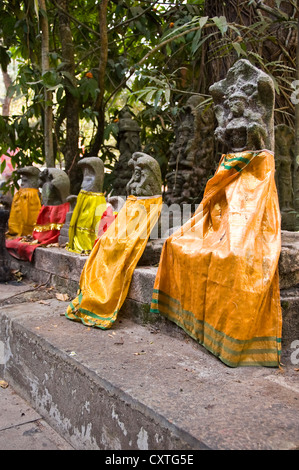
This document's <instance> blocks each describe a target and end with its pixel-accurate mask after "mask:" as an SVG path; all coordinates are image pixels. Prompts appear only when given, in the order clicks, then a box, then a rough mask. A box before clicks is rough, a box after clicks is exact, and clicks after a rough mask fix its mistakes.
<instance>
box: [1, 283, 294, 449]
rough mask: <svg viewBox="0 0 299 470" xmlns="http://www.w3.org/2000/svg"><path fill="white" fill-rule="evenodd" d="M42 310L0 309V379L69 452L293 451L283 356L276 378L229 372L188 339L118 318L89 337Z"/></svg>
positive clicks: (290, 373) (290, 372) (260, 371)
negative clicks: (2, 352)
mask: <svg viewBox="0 0 299 470" xmlns="http://www.w3.org/2000/svg"><path fill="white" fill-rule="evenodd" d="M3 288H4V287H2V289H3ZM47 304H48V305H46V304H44V303H43V304H41V303H40V302H30V303H26V302H25V303H23V304H18V305H9V306H8V305H6V306H3V307H0V340H1V341H4V342H5V348H6V359H7V362H6V363H5V365H4V370H3V377H4V378H5V380H7V381H9V383H10V384H11V385H12V386H13V388H14V389H15V390H16V391H17V392H18V393H19V394H20V395H21V396H22V397H23V398H25V399H26V400H27V401H29V402H30V403H31V405H32V406H33V408H34V409H35V410H36V411H37V412H38V413H39V414H40V415H41V416H43V418H44V419H45V420H46V421H47V422H48V423H49V424H50V425H51V426H52V427H53V428H54V429H55V430H56V431H57V432H58V433H59V434H60V435H62V436H63V437H64V439H66V440H67V441H68V442H69V443H70V444H71V445H72V446H73V447H74V448H75V449H78V450H80V449H85V450H92V449H94V450H95V449H106V450H107V449H108V450H118V449H121V450H135V449H136V450H138V449H140V450H147V449H149V450H162V451H165V450H168V449H169V450H196V449H216V450H255V449H256V450H257V449H259V450H263V449H264V450H271V449H273V450H291V449H298V448H299V428H298V419H299V388H298V373H297V372H295V371H294V366H292V364H290V361H289V355H287V356H286V357H285V358H284V364H285V366H284V373H283V374H282V373H281V372H280V371H277V370H276V369H269V368H250V367H249V368H237V369H231V368H229V367H227V366H225V365H224V364H222V363H221V362H220V361H219V360H218V359H217V358H215V357H214V356H212V355H211V354H209V353H208V352H207V351H206V350H205V349H204V348H202V347H200V346H199V345H197V344H195V343H194V341H192V340H191V339H190V338H189V339H188V338H186V337H185V338H179V337H174V336H168V335H165V334H163V333H162V332H161V331H159V330H158V329H156V330H154V329H150V328H145V327H144V326H142V325H139V324H137V323H135V322H132V321H131V320H130V319H129V318H127V317H125V316H124V317H121V316H120V317H119V319H118V320H117V322H116V323H115V325H114V327H113V329H112V330H108V331H103V330H99V329H92V328H88V327H85V326H83V325H82V324H80V323H76V322H72V321H69V320H67V319H66V318H65V317H64V316H63V315H62V312H64V310H65V307H66V305H67V304H66V303H64V302H58V301H57V300H53V299H52V300H50V301H48V302H47ZM158 325H159V323H158ZM273 413H275V419H273Z"/></svg>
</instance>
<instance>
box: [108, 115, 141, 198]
mask: <svg viewBox="0 0 299 470" xmlns="http://www.w3.org/2000/svg"><path fill="white" fill-rule="evenodd" d="M118 128H119V129H118V136H117V147H118V150H119V158H118V160H117V162H116V163H115V167H114V172H113V176H114V181H113V195H114V196H123V197H125V196H126V195H127V193H126V187H127V184H128V182H129V181H130V179H131V177H132V170H131V169H130V168H129V166H128V164H129V161H130V160H131V158H132V155H133V153H134V152H138V151H140V150H141V143H140V131H141V129H140V127H139V126H138V124H137V122H136V121H135V120H134V119H133V116H132V114H131V113H130V112H129V110H127V109H126V108H125V109H124V110H123V112H122V113H121V114H120V118H119V122H118Z"/></svg>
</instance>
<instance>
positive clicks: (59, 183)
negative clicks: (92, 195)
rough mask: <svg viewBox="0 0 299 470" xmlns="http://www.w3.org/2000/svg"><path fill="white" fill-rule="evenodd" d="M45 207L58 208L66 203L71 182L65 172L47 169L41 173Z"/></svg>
mask: <svg viewBox="0 0 299 470" xmlns="http://www.w3.org/2000/svg"><path fill="white" fill-rule="evenodd" d="M39 181H40V182H39V186H40V187H41V188H42V204H43V206H58V205H60V204H64V203H65V202H66V198H67V197H68V196H69V194H70V180H69V177H68V175H67V174H66V173H65V171H63V170H59V169H57V168H46V169H45V170H43V171H42V172H41V173H40V178H39Z"/></svg>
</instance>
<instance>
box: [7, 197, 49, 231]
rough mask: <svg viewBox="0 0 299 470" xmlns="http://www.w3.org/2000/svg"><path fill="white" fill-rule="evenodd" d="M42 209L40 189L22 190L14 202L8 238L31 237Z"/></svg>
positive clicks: (14, 198) (10, 215) (9, 220)
mask: <svg viewBox="0 0 299 470" xmlns="http://www.w3.org/2000/svg"><path fill="white" fill-rule="evenodd" d="M40 209H41V202H40V197H39V192H38V189H36V188H20V189H19V190H18V191H17V192H16V193H15V195H14V197H13V200H12V205H11V210H10V214H9V219H8V233H7V235H6V237H7V238H17V237H22V236H26V235H31V234H32V231H33V228H34V225H35V223H36V220H37V217H38V214H39V211H40Z"/></svg>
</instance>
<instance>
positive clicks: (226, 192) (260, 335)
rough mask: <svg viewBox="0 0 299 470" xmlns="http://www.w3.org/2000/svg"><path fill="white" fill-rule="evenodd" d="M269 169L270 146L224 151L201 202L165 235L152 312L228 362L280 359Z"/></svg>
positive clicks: (275, 217)
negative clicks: (186, 217)
mask: <svg viewBox="0 0 299 470" xmlns="http://www.w3.org/2000/svg"><path fill="white" fill-rule="evenodd" d="M274 172H275V164H274V156H273V154H272V153H270V152H269V151H267V150H263V151H257V152H240V153H237V154H228V155H223V157H222V159H221V162H220V164H219V167H218V169H217V171H216V173H215V175H214V177H213V178H211V179H210V180H209V181H208V183H207V186H206V189H205V193H204V197H203V200H202V204H201V206H199V208H198V209H197V211H196V212H195V214H194V216H193V217H192V218H191V219H190V220H189V221H188V222H187V223H186V224H184V225H183V227H181V229H179V230H178V231H176V232H175V233H174V234H173V235H172V236H171V237H169V238H168V239H167V240H166V242H165V244H164V246H163V250H162V254H161V259H160V264H159V268H158V272H157V276H156V280H155V285H154V292H153V299H152V304H151V311H152V313H160V314H162V315H165V316H166V317H168V318H169V319H170V320H171V321H173V322H175V323H176V324H177V325H179V326H180V327H181V328H183V329H184V330H185V331H186V332H187V333H188V334H189V335H190V336H191V337H193V338H194V339H195V340H197V341H198V342H199V343H200V344H202V345H203V346H204V347H205V348H206V349H208V350H209V351H211V352H212V353H213V354H214V355H215V356H217V357H219V358H220V359H221V360H222V361H223V362H224V363H226V364H227V365H229V366H232V367H235V366H239V365H242V366H250V365H254V366H257V365H262V366H270V367H277V366H279V362H280V352H281V329H282V315H281V306H280V291H279V277H278V260H279V256H280V250H281V239H280V237H281V228H280V210H279V204H278V197H277V191H276V186H275V181H274Z"/></svg>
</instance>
